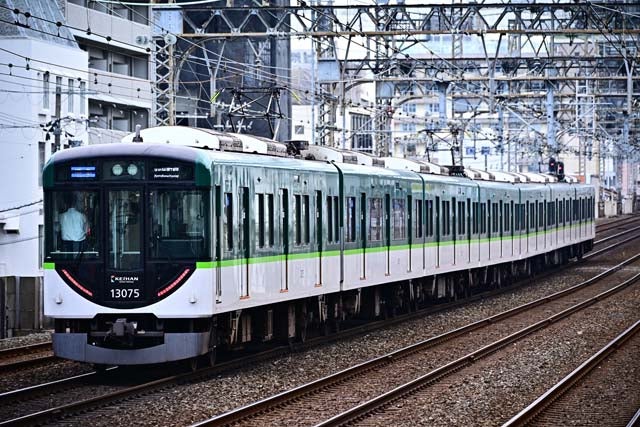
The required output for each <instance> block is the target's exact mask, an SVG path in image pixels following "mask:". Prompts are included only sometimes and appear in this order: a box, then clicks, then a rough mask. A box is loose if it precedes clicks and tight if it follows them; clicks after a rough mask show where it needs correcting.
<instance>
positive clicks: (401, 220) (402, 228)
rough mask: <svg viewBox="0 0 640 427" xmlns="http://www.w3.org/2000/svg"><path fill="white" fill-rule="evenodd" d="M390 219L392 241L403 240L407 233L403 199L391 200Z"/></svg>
mask: <svg viewBox="0 0 640 427" xmlns="http://www.w3.org/2000/svg"><path fill="white" fill-rule="evenodd" d="M391 205H392V207H391V219H392V221H393V224H392V228H393V239H394V240H399V239H405V238H406V234H407V233H406V231H407V211H406V209H405V201H404V199H393V200H392V201H391Z"/></svg>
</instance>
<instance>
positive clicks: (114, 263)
mask: <svg viewBox="0 0 640 427" xmlns="http://www.w3.org/2000/svg"><path fill="white" fill-rule="evenodd" d="M209 165H210V162H209V161H208V160H207V157H206V154H204V153H203V152H202V151H199V150H196V149H192V148H187V147H175V146H167V145H149V144H109V145H99V146H98V145H97V146H88V147H80V148H74V149H70V150H65V151H63V152H60V153H56V154H55V155H54V156H53V157H52V158H51V160H50V161H49V162H48V163H47V165H46V166H45V169H44V175H43V176H44V197H45V264H44V266H45V277H44V280H45V293H44V295H45V300H44V309H45V314H46V315H47V316H51V317H52V318H53V319H54V323H55V332H54V334H53V348H54V353H55V354H56V355H57V356H59V357H62V358H66V359H72V360H77V361H83V362H89V363H95V364H119V365H131V364H148V363H162V362H167V361H171V360H180V359H187V358H193V357H195V356H198V355H200V354H204V353H206V352H208V351H209V350H210V348H209V342H210V336H211V333H210V331H211V330H213V329H212V324H211V323H212V321H211V319H212V312H213V306H212V305H213V301H214V300H215V299H214V296H213V290H212V289H213V287H212V286H211V277H210V276H211V274H212V273H211V272H212V270H211V265H212V262H211V261H212V258H211V224H210V221H211V203H210V200H211V196H210V191H211V171H210V166H209Z"/></svg>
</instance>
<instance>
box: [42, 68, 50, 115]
mask: <svg viewBox="0 0 640 427" xmlns="http://www.w3.org/2000/svg"><path fill="white" fill-rule="evenodd" d="M49 76H50V74H49V72H48V71H47V72H46V73H44V74H43V75H42V108H44V109H46V110H48V109H49V91H50V90H51V87H50V86H49Z"/></svg>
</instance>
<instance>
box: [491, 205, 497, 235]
mask: <svg viewBox="0 0 640 427" xmlns="http://www.w3.org/2000/svg"><path fill="white" fill-rule="evenodd" d="M491 205H492V206H491V207H492V210H491V223H492V227H491V231H492V232H493V233H497V232H498V231H499V230H498V224H499V217H498V214H499V211H498V204H497V203H492V204H491Z"/></svg>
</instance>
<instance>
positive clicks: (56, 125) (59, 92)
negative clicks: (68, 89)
mask: <svg viewBox="0 0 640 427" xmlns="http://www.w3.org/2000/svg"><path fill="white" fill-rule="evenodd" d="M61 110H62V88H61V87H60V85H56V119H55V121H54V122H53V136H54V147H55V151H58V150H59V149H60V135H61V134H62V128H61V127H60V121H61V119H62V118H61V117H60V114H61V113H60V111H61Z"/></svg>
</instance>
